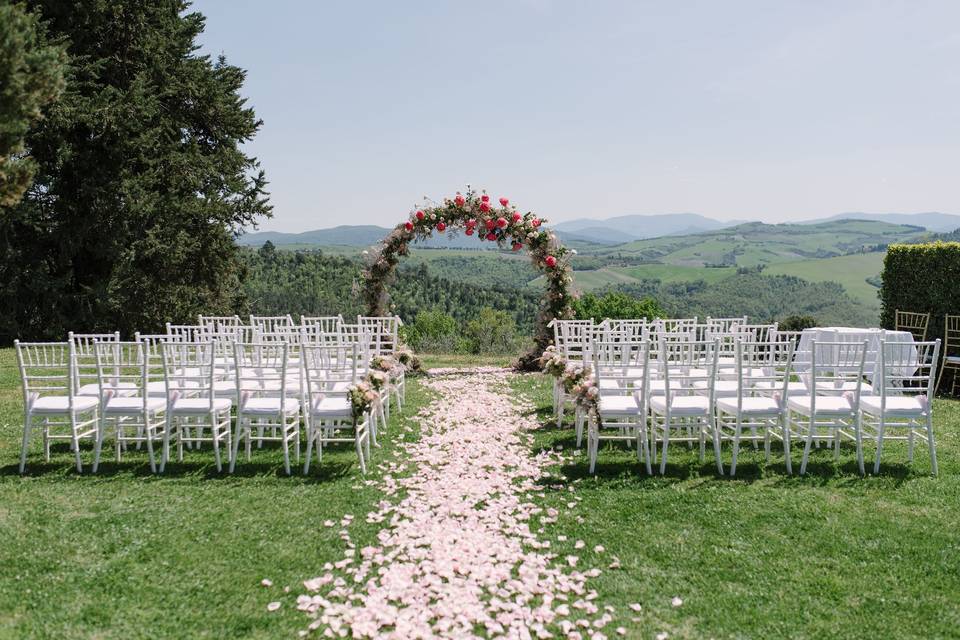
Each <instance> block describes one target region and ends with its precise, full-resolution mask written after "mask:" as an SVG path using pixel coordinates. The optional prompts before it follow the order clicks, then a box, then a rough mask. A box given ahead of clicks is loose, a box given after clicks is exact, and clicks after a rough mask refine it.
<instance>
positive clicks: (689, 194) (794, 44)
mask: <svg viewBox="0 0 960 640" xmlns="http://www.w3.org/2000/svg"><path fill="white" fill-rule="evenodd" d="M194 9H196V10H199V11H200V12H201V13H203V14H204V15H206V16H207V29H206V33H205V34H204V35H203V36H202V44H203V50H204V51H205V52H208V53H213V54H218V53H221V52H222V53H224V54H226V56H227V59H228V60H229V61H230V62H231V63H233V64H236V65H239V66H241V67H243V68H245V69H247V71H248V72H249V74H248V78H247V82H246V85H245V88H244V95H245V96H246V97H247V98H248V99H249V101H250V103H251V104H252V105H253V106H254V107H255V109H256V111H257V114H258V115H259V116H260V117H261V118H262V119H263V120H264V126H263V129H262V130H261V132H260V134H259V135H258V136H257V138H256V139H255V140H254V141H253V142H252V143H250V144H249V146H248V149H249V151H250V152H251V153H253V154H254V155H256V156H257V157H258V158H259V159H260V161H261V163H262V164H263V167H264V169H265V170H266V172H267V176H268V178H269V180H270V182H271V185H270V191H271V194H272V197H271V199H272V201H273V204H274V207H275V215H274V218H273V219H272V220H270V221H267V222H265V223H264V224H263V225H261V228H262V229H268V230H282V231H303V230H307V229H315V228H321V227H329V226H335V225H339V224H381V225H385V226H386V225H389V226H392V225H393V224H395V223H396V222H398V221H399V220H401V219H402V218H403V217H404V216H405V215H406V214H407V212H408V211H409V209H410V207H411V206H413V205H415V204H416V203H417V202H419V201H420V200H421V198H422V197H423V196H424V195H427V196H430V197H432V198H437V199H439V198H442V197H443V196H445V195H449V194H452V193H453V192H454V191H455V190H457V189H461V188H463V187H464V185H465V184H467V183H470V184H473V185H474V186H476V187H481V188H486V189H488V190H489V191H490V193H491V194H492V195H494V196H500V195H506V196H508V197H510V198H511V200H513V201H514V202H515V203H516V204H517V205H518V206H520V207H522V208H524V209H525V210H533V211H536V212H537V213H539V214H541V215H544V216H545V217H547V218H549V219H551V220H553V221H557V222H559V221H562V220H567V219H572V218H576V217H584V216H586V217H608V216H614V215H624V214H634V213H641V214H642V213H671V212H682V211H691V212H696V213H700V214H703V215H707V216H711V217H715V218H720V219H732V218H749V219H761V220H766V221H771V222H779V221H785V220H791V219H803V218H813V217H820V216H826V215H832V214H834V213H839V212H842V211H871V212H890V211H898V212H917V211H944V212H948V213H960V188H958V186H960V175H958V174H960V64H958V62H960V1H957V0H942V1H923V0H914V1H910V2H908V1H904V2H899V1H898V2H894V1H884V0H869V1H863V2H855V1H846V0H828V1H816V0H796V1H788V0H780V1H778V0H757V1H747V0H725V1H723V2H720V1H715V0H705V1H702V2H696V1H676V2H674V1H668V0H661V1H659V2H640V1H636V2H602V1H596V2H562V1H552V0H515V1H508V0H485V1H482V2H481V1H478V2H467V1H440V0H437V1H436V2H419V1H414V0H409V1H408V0H405V1H403V2H396V1H391V2H352V1H343V2H311V1H307V0H300V1H293V0H275V1H273V2H269V3H267V2H262V1H253V0H200V1H197V2H196V3H195V4H194Z"/></svg>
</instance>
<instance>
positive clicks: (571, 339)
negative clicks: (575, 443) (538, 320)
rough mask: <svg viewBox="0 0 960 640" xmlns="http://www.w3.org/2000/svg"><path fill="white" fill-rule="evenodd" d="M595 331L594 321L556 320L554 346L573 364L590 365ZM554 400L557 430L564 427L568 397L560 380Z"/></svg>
mask: <svg viewBox="0 0 960 640" xmlns="http://www.w3.org/2000/svg"><path fill="white" fill-rule="evenodd" d="M595 331H596V325H595V324H594V323H593V320H554V321H553V332H554V345H556V348H557V352H558V353H559V354H560V355H561V356H563V357H564V358H565V359H566V360H567V361H568V362H569V363H571V364H574V365H577V364H579V365H581V366H582V365H584V364H589V363H590V360H591V358H592V356H591V354H590V346H591V344H592V342H593V338H594V333H595ZM554 398H555V402H554V404H555V408H556V415H557V428H560V427H561V426H562V425H563V413H564V409H565V407H566V404H567V396H566V392H565V391H564V389H563V385H562V384H561V383H560V381H559V380H558V381H556V382H555V385H554ZM581 420H582V417H581Z"/></svg>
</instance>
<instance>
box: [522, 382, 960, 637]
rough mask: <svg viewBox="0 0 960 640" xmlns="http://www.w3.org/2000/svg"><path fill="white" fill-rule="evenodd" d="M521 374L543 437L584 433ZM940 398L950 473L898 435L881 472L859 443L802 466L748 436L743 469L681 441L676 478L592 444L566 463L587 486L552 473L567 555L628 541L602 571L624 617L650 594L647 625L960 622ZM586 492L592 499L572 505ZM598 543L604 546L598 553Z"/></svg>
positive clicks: (958, 503) (559, 546) (788, 630)
mask: <svg viewBox="0 0 960 640" xmlns="http://www.w3.org/2000/svg"><path fill="white" fill-rule="evenodd" d="M514 389H515V391H517V392H518V393H524V394H526V395H528V396H529V397H531V398H532V399H533V400H534V401H535V402H536V405H537V407H538V413H539V417H540V418H541V420H542V421H543V423H544V426H543V427H542V428H541V430H540V431H538V432H537V433H536V436H535V446H534V448H535V449H540V448H546V447H562V448H563V449H565V450H571V449H573V448H574V446H575V439H574V433H573V430H572V429H570V428H566V429H561V430H558V429H557V428H556V427H555V425H553V423H552V422H548V419H549V413H550V406H549V405H550V384H549V382H548V380H547V379H546V378H545V377H544V376H541V375H527V376H518V377H517V378H516V380H515V383H514ZM935 412H936V413H935V415H936V425H937V435H938V438H939V439H938V443H937V444H938V447H937V453H938V462H939V465H940V476H939V477H938V478H933V477H932V476H930V475H929V471H930V466H929V461H928V459H927V458H926V457H925V456H924V455H923V454H922V453H920V452H919V451H918V455H917V458H916V460H915V465H914V466H913V467H912V468H911V467H908V466H907V465H906V464H905V463H906V447H905V446H898V445H888V446H887V447H885V448H884V460H885V464H883V465H882V466H881V473H880V475H879V476H877V477H869V476H868V477H866V478H860V477H859V476H858V475H857V473H856V458H855V455H854V453H853V449H852V447H850V448H845V449H844V450H843V451H842V456H841V460H840V462H839V464H835V463H834V461H833V457H832V453H826V452H821V453H820V454H818V455H816V456H814V457H813V458H812V460H811V463H810V467H809V469H808V472H809V473H808V475H807V476H806V477H798V476H792V477H791V476H787V475H786V472H785V468H784V465H783V455H782V450H781V453H780V455H779V456H777V455H776V448H774V454H775V455H774V456H773V459H772V460H771V464H770V466H766V465H764V464H763V454H762V450H761V451H760V452H753V451H752V450H747V452H746V453H745V454H742V455H741V458H740V461H739V464H738V468H737V477H736V478H735V479H730V478H722V477H718V476H717V475H716V469H715V466H714V464H713V462H712V461H711V458H710V457H709V456H708V457H707V460H706V462H705V463H704V464H701V463H700V462H699V461H698V457H697V454H696V452H695V451H690V450H688V449H686V448H685V447H683V445H680V446H677V445H674V446H673V447H672V448H671V450H670V452H669V463H668V467H667V475H666V476H665V477H663V478H661V477H658V476H654V477H649V476H647V475H646V474H645V472H644V471H643V470H642V467H641V465H640V464H639V463H638V462H637V460H636V456H635V455H634V454H631V453H629V452H627V450H626V449H625V448H624V447H622V446H618V445H610V446H607V445H601V451H600V458H599V460H598V463H597V464H598V466H597V475H596V477H595V478H594V477H590V476H589V475H588V474H587V463H586V455H585V453H584V454H582V455H579V456H575V457H574V458H573V461H572V462H571V463H570V464H568V465H565V466H563V467H562V468H561V469H558V472H559V473H560V474H561V475H562V476H563V477H564V478H565V479H566V480H567V481H570V482H574V483H575V485H574V486H575V487H576V492H575V493H572V494H571V493H569V492H568V491H560V492H558V491H551V490H550V489H549V487H546V488H545V496H546V497H545V500H546V503H547V504H548V505H549V506H553V507H555V508H557V509H559V510H560V511H561V513H564V514H566V515H565V517H562V518H561V519H560V521H559V522H557V523H556V524H555V525H551V526H552V527H553V528H552V529H549V530H548V533H550V534H553V533H556V534H563V535H566V536H568V541H567V542H566V543H555V545H554V546H555V550H556V552H557V553H558V554H560V555H561V557H562V556H563V555H565V554H568V553H574V551H573V546H572V545H573V542H574V541H575V540H576V539H583V540H585V541H586V542H587V548H586V549H584V550H582V551H580V552H578V553H580V554H581V555H582V556H583V558H584V560H587V561H588V564H587V566H593V565H595V564H596V565H599V566H605V564H606V563H607V562H609V559H610V558H611V557H612V556H617V557H619V559H620V562H621V564H622V568H621V569H619V570H606V571H604V572H603V574H602V575H601V576H600V577H598V578H597V579H596V580H594V581H593V583H592V586H593V587H595V588H596V589H597V590H598V591H599V592H600V594H601V601H602V602H603V604H612V605H614V606H615V607H616V608H617V611H618V623H622V622H623V620H622V617H623V613H622V612H623V611H624V610H626V609H627V606H628V605H629V604H630V603H640V604H641V605H642V606H643V610H642V611H641V612H640V613H634V614H631V613H630V612H628V615H633V616H635V617H636V622H635V623H634V624H632V625H629V626H630V628H631V629H636V630H638V635H637V636H636V637H643V638H652V637H653V635H654V634H655V633H657V632H659V631H667V632H668V633H669V634H670V637H671V638H681V637H682V638H686V637H689V638H711V637H712V638H783V637H791V638H908V637H910V638H946V637H958V636H960V403H958V402H956V401H951V400H937V401H936V404H935ZM724 453H725V461H726V465H727V469H728V470H729V462H730V453H729V447H727V448H725V451H724ZM870 454H872V449H869V448H868V455H870ZM795 461H796V462H799V455H798V454H797V453H795ZM798 466H799V465H798V464H795V466H794V469H797V468H798ZM573 495H576V496H579V497H580V498H581V500H582V501H581V502H580V504H579V506H578V507H577V508H576V509H575V510H574V511H573V512H570V511H567V510H566V509H565V504H566V503H567V502H568V501H569V500H570V499H571V496H573ZM576 515H579V516H582V517H583V522H582V523H578V522H577V521H576V520H575V517H576ZM597 543H599V544H602V545H604V546H605V547H606V551H605V553H604V554H603V557H602V558H597V557H596V556H594V554H593V553H592V551H591V552H590V553H584V552H586V551H589V550H591V549H592V548H593V545H594V544H597ZM591 560H592V561H591ZM674 596H679V597H680V598H682V599H683V605H682V606H681V607H678V608H674V607H673V606H671V603H670V600H671V598H672V597H674ZM639 630H642V632H640V631H639Z"/></svg>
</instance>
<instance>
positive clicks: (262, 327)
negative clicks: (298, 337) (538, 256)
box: [250, 313, 297, 335]
mask: <svg viewBox="0 0 960 640" xmlns="http://www.w3.org/2000/svg"><path fill="white" fill-rule="evenodd" d="M250 326H251V327H253V329H254V331H255V332H256V333H258V334H285V335H290V334H291V333H294V332H295V331H296V330H297V326H296V324H295V323H294V322H293V316H291V315H290V314H289V313H288V314H287V315H284V316H255V315H251V316H250Z"/></svg>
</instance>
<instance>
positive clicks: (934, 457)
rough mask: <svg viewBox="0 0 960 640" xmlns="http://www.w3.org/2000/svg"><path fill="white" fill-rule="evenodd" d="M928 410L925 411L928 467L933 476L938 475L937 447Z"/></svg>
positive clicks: (931, 418)
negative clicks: (928, 450)
mask: <svg viewBox="0 0 960 640" xmlns="http://www.w3.org/2000/svg"><path fill="white" fill-rule="evenodd" d="M930 413H931V412H930V410H929V409H928V410H927V447H928V448H929V449H930V467H931V469H932V471H933V475H935V476H936V475H938V473H939V472H938V470H937V446H936V444H934V441H933V416H932V415H930Z"/></svg>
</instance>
